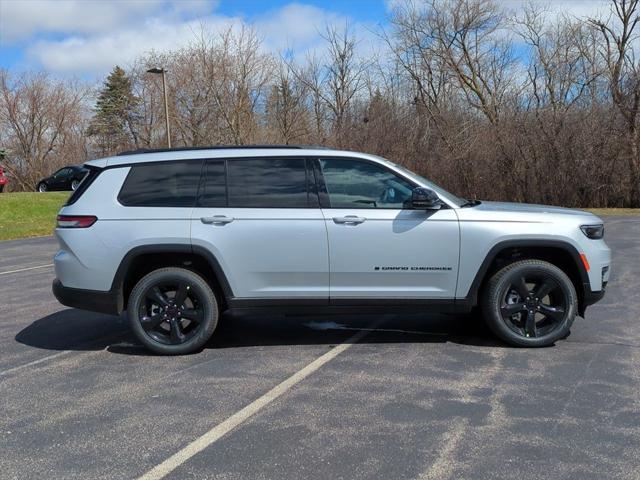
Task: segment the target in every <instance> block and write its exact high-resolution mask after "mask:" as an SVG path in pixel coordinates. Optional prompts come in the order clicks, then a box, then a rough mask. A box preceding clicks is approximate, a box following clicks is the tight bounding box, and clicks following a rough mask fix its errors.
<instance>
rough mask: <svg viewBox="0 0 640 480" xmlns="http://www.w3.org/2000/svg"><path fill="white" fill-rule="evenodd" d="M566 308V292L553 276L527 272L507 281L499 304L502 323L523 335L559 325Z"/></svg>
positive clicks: (529, 334)
mask: <svg viewBox="0 0 640 480" xmlns="http://www.w3.org/2000/svg"><path fill="white" fill-rule="evenodd" d="M566 310H567V298H566V295H564V294H563V292H562V290H561V286H560V284H559V283H558V282H557V281H556V280H555V279H554V278H552V277H547V276H544V275H535V276H532V275H527V272H523V273H521V274H519V275H518V276H517V277H516V278H514V279H513V280H512V281H511V282H510V285H509V286H508V287H507V288H506V291H505V292H504V295H503V298H502V305H501V307H500V313H501V314H502V319H503V321H504V322H505V324H506V325H507V326H508V327H509V328H511V330H513V331H514V332H515V333H517V334H519V335H522V336H524V337H527V338H531V337H540V336H544V335H547V334H548V333H550V332H551V331H553V330H554V329H555V328H557V327H558V325H561V323H562V320H563V319H564V316H565V312H566Z"/></svg>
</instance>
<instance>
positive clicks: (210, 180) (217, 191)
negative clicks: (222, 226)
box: [200, 160, 227, 207]
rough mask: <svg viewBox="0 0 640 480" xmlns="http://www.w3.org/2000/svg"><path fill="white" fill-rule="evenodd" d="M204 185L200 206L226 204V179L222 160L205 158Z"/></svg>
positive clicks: (221, 205) (222, 205) (220, 205)
mask: <svg viewBox="0 0 640 480" xmlns="http://www.w3.org/2000/svg"><path fill="white" fill-rule="evenodd" d="M204 171H205V175H204V187H203V189H202V193H201V195H200V206H201V207H224V206H226V205H227V179H226V171H225V161H224V160H207V163H206V166H205V170H204Z"/></svg>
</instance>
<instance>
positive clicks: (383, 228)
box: [316, 158, 460, 304]
mask: <svg viewBox="0 0 640 480" xmlns="http://www.w3.org/2000/svg"><path fill="white" fill-rule="evenodd" d="M316 173H317V176H318V177H319V180H320V183H319V188H320V199H321V205H322V210H323V214H324V217H325V222H326V225H327V232H328V235H329V266H330V286H331V287H330V297H331V303H336V304H349V303H352V304H358V303H360V302H361V300H367V302H364V303H369V302H370V301H372V302H378V303H380V302H386V301H387V300H389V299H395V300H400V301H405V300H407V301H409V300H411V299H418V300H429V301H430V300H451V299H453V298H454V297H455V288H456V280H457V275H458V250H459V241H460V233H459V229H458V219H457V216H456V214H455V211H454V210H453V209H449V208H443V209H441V210H428V211H425V210H413V209H412V208H411V206H410V199H411V193H412V189H413V188H414V186H415V185H414V184H413V183H412V182H411V181H409V180H407V179H405V178H403V177H401V176H400V175H398V174H397V173H395V172H394V171H392V170H390V169H388V168H387V167H386V166H384V165H381V164H378V163H376V162H372V161H368V160H364V159H350V158H323V159H319V160H317V163H316Z"/></svg>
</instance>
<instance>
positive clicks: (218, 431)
mask: <svg viewBox="0 0 640 480" xmlns="http://www.w3.org/2000/svg"><path fill="white" fill-rule="evenodd" d="M381 322H382V321H378V322H375V323H374V324H373V325H371V327H376V326H377V325H379V324H380V323H381ZM369 333H370V331H369V330H366V331H361V332H358V333H356V334H355V335H353V336H352V337H350V338H349V339H347V340H346V341H345V342H343V343H341V344H340V345H337V346H335V347H333V348H332V349H331V350H329V351H328V352H327V353H325V354H323V355H321V356H320V357H318V358H316V359H315V360H314V361H313V362H311V363H310V364H308V365H307V366H306V367H304V368H303V369H302V370H298V371H297V372H296V373H294V374H293V375H291V376H290V377H289V378H287V379H286V380H285V381H283V382H282V383H280V384H278V385H276V386H275V387H274V388H272V389H271V390H269V391H268V392H267V393H265V394H264V395H262V396H261V397H260V398H258V399H257V400H254V401H253V402H251V403H250V404H249V405H247V406H246V407H244V408H243V409H242V410H239V411H238V412H236V413H234V414H233V415H231V416H230V417H229V418H227V419H226V420H225V421H223V422H222V423H220V424H218V425H216V426H215V427H213V428H212V429H211V430H209V431H208V432H207V433H205V434H204V435H202V436H201V437H199V438H197V439H196V440H194V441H193V442H191V443H190V444H189V445H187V446H186V447H184V448H183V449H182V450H180V451H178V452H177V453H174V454H173V455H172V456H171V457H169V458H168V459H166V460H165V461H164V462H162V463H161V464H159V465H157V466H156V467H154V468H152V469H151V470H149V471H148V472H147V473H145V474H144V475H142V476H141V477H139V479H138V480H158V479H160V478H164V477H165V476H166V475H167V474H169V473H171V472H172V471H173V470H175V469H176V468H178V467H179V466H180V465H182V464H183V463H185V462H186V461H187V460H189V459H190V458H191V457H193V456H194V455H196V454H197V453H199V452H201V451H202V450H204V449H205V448H207V447H208V446H210V445H211V444H213V443H214V442H216V441H217V440H219V439H220V438H222V437H223V436H224V435H226V434H227V433H229V432H230V431H231V430H233V429H234V428H236V427H237V426H238V425H240V424H242V423H243V422H245V421H246V420H247V419H249V418H250V417H251V416H253V415H255V414H256V413H258V412H259V411H260V410H262V409H263V408H264V407H266V406H267V405H269V404H270V403H271V402H273V401H274V400H276V399H277V398H278V397H280V396H281V395H283V394H284V393H286V392H287V391H289V390H291V388H293V387H294V386H295V385H297V384H298V383H300V382H301V381H302V380H304V379H305V378H307V377H308V376H309V375H311V374H312V373H314V372H315V371H317V370H318V369H320V368H321V367H322V366H323V365H325V364H326V363H328V362H330V361H331V360H333V359H334V358H336V357H337V356H338V355H340V354H341V353H342V352H344V351H345V350H347V349H348V348H350V347H351V346H352V345H353V344H354V343H357V342H358V341H360V340H361V339H362V338H363V337H365V336H367V335H369Z"/></svg>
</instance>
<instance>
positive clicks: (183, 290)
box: [173, 282, 189, 306]
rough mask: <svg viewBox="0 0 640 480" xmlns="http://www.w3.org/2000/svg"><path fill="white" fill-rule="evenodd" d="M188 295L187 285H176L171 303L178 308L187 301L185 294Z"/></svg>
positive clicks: (182, 283) (181, 283)
mask: <svg viewBox="0 0 640 480" xmlns="http://www.w3.org/2000/svg"><path fill="white" fill-rule="evenodd" d="M188 293H189V285H187V284H186V283H184V282H180V284H179V285H178V291H177V292H176V296H175V297H174V299H173V301H174V302H175V304H176V305H177V306H180V305H182V304H183V303H184V301H185V300H186V299H187V294H188Z"/></svg>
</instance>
